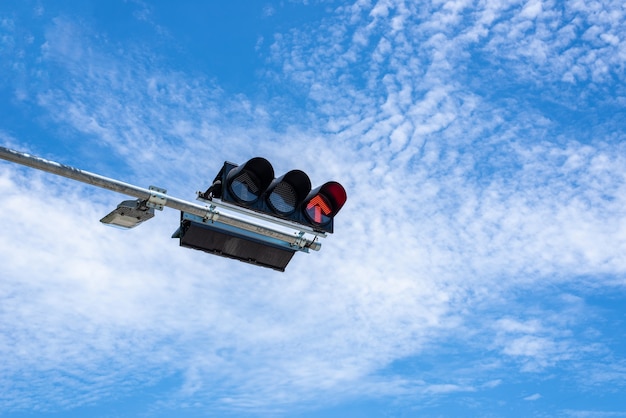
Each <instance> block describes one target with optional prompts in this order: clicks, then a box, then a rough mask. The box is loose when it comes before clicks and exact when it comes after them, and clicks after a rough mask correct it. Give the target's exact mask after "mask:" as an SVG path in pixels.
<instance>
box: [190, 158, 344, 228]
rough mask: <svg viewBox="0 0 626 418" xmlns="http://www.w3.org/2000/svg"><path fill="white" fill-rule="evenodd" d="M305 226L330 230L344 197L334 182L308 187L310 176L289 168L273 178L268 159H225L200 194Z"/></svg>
mask: <svg viewBox="0 0 626 418" xmlns="http://www.w3.org/2000/svg"><path fill="white" fill-rule="evenodd" d="M201 196H202V197H203V198H205V199H211V198H219V199H221V200H222V201H223V202H227V203H232V204H235V205H237V206H240V207H245V208H247V209H250V210H253V211H256V212H260V213H265V214H268V215H270V216H273V217H277V218H281V219H286V220H289V221H292V222H295V223H297V224H300V225H304V226H308V227H310V228H312V229H313V230H314V231H318V232H328V233H332V232H333V227H334V225H333V219H334V217H335V215H337V213H338V212H339V211H340V210H341V208H342V207H343V205H344V203H345V202H346V200H347V195H346V191H345V189H344V188H343V186H342V185H341V184H339V183H337V182H336V181H330V182H327V183H325V184H323V185H322V186H320V187H317V188H315V189H313V190H311V181H310V179H309V176H308V175H307V174H306V173H304V172H303V171H300V170H291V171H289V172H287V173H286V174H284V175H282V176H280V177H278V178H275V177H274V169H273V167H272V165H271V164H270V162H269V161H267V160H266V159H265V158H262V157H255V158H252V159H250V160H248V161H247V162H245V163H244V164H241V165H236V164H233V163H230V162H227V161H226V162H224V166H223V167H222V169H221V170H220V172H219V173H218V174H217V176H216V177H215V180H214V181H213V184H212V185H211V187H210V188H209V189H208V190H207V191H206V192H205V193H203V194H202V195H201Z"/></svg>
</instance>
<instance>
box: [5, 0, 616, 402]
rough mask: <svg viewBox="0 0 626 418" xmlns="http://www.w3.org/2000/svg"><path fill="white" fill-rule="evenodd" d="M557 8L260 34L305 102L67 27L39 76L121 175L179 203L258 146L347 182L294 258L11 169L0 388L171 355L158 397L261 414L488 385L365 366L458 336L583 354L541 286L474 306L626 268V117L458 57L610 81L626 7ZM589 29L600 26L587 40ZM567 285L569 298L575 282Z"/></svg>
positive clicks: (449, 6) (70, 125) (127, 372)
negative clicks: (359, 396) (117, 211)
mask: <svg viewBox="0 0 626 418" xmlns="http://www.w3.org/2000/svg"><path fill="white" fill-rule="evenodd" d="M549 5H550V3H549V2H547V3H546V4H544V5H543V6H542V3H540V2H528V3H525V2H519V1H511V2H498V1H495V2H492V1H488V2H478V4H477V5H476V7H475V10H472V9H471V8H472V5H471V4H469V2H447V3H433V4H418V3H405V2H392V1H380V2H377V3H376V4H374V5H372V6H369V5H368V4H367V2H358V3H355V4H354V5H353V6H352V7H347V6H346V7H343V8H341V7H340V8H338V9H337V15H334V16H330V17H328V18H327V19H326V20H325V21H324V22H322V24H321V25H319V27H320V29H319V30H313V29H312V28H302V29H298V30H294V31H293V32H291V33H289V34H284V35H279V36H276V39H275V42H274V45H272V47H271V53H272V57H271V58H272V59H273V60H274V63H275V67H274V68H273V74H268V77H272V76H273V77H276V79H277V80H280V81H281V82H284V83H288V84H290V85H291V86H293V88H294V89H301V90H302V91H304V92H305V93H303V95H304V97H305V98H306V100H307V103H308V106H309V107H308V108H307V110H306V111H304V110H299V109H292V108H291V107H289V105H288V104H287V105H285V104H283V103H280V101H279V100H276V101H275V102H270V103H259V102H256V101H254V100H253V99H251V98H248V97H246V96H244V95H229V94H227V93H226V92H223V91H221V90H220V89H219V87H218V86H215V85H214V83H212V82H210V81H207V80H205V79H202V78H196V77H194V76H193V75H190V74H181V73H177V72H175V71H171V70H168V69H155V68H154V67H153V66H152V65H151V62H152V61H151V59H150V58H151V57H150V56H149V55H147V53H140V48H139V47H135V48H133V46H126V48H128V49H132V50H133V52H134V53H133V54H124V56H122V55H120V54H117V53H115V52H110V50H109V49H108V48H107V47H106V46H102V45H100V46H99V45H97V44H95V43H94V41H93V39H92V38H91V37H90V36H91V35H90V32H89V29H88V28H81V27H78V26H77V24H76V23H75V22H72V21H69V20H67V19H66V20H63V19H57V20H56V21H54V24H53V25H52V26H51V28H50V30H49V31H48V33H47V41H46V42H47V43H46V47H45V48H44V51H43V52H44V58H45V59H46V60H47V61H46V62H48V63H56V64H55V65H58V67H57V68H58V69H59V70H60V71H63V72H64V73H65V74H66V75H68V76H69V77H67V79H68V80H71V81H65V82H63V83H61V84H60V85H54V83H51V84H50V85H48V86H47V87H46V88H45V89H44V90H38V91H36V92H35V93H36V94H37V97H38V102H37V104H38V105H39V106H40V107H41V109H43V110H44V112H45V113H46V116H47V118H48V120H49V121H52V122H53V123H54V124H56V125H55V126H61V127H62V128H61V129H63V130H64V131H67V133H68V134H69V135H70V136H72V137H73V139H72V141H73V142H72V144H73V145H75V146H76V149H77V151H76V152H77V155H79V156H82V155H87V156H89V155H90V154H89V151H90V150H92V149H93V150H96V151H92V152H94V153H96V152H98V150H101V151H102V152H103V153H112V154H113V157H114V158H115V159H116V160H119V161H122V162H123V163H124V164H127V166H128V167H131V168H129V169H126V170H121V171H122V172H123V173H124V174H125V175H128V176H129V177H131V178H132V181H137V182H142V183H148V182H151V183H155V182H156V183H157V184H156V185H158V186H162V187H165V188H167V189H168V190H169V193H171V194H172V195H175V196H177V197H185V196H187V197H189V198H192V197H193V193H194V192H195V191H196V190H198V189H200V188H202V187H204V186H207V185H208V182H209V181H210V180H212V178H213V176H214V175H215V173H216V171H217V169H219V167H220V166H221V162H222V161H223V160H224V159H228V160H233V161H234V162H243V161H244V160H245V159H247V158H250V157H252V156H255V155H264V156H266V157H267V158H268V159H270V161H272V162H273V163H274V164H275V168H276V169H277V170H278V171H282V170H284V171H286V170H288V169H291V168H301V169H303V170H305V171H306V172H307V173H309V174H310V175H311V178H312V179H313V181H314V183H317V182H321V181H324V180H327V179H328V180H330V179H331V178H333V179H336V180H339V181H340V182H342V183H343V184H344V185H345V186H346V188H347V190H348V199H349V200H348V203H347V204H346V207H345V208H344V209H343V211H342V213H341V214H340V216H339V217H338V218H337V225H336V233H335V234H334V235H333V236H332V237H330V238H328V239H327V240H326V241H325V242H324V243H323V247H322V251H321V252H320V253H313V254H309V255H304V254H298V255H297V256H296V258H295V259H294V261H293V262H292V264H291V265H290V266H289V267H288V271H287V273H285V274H284V275H279V274H278V273H274V272H268V271H263V270H261V271H259V269H258V268H254V267H251V266H247V265H243V264H240V263H236V262H233V261H230V260H224V259H221V258H218V257H214V256H209V255H206V254H203V253H200V252H194V251H190V250H184V249H181V248H178V246H177V243H176V241H175V240H171V239H169V238H167V237H169V234H171V232H173V230H174V229H175V227H176V223H177V214H168V213H162V214H158V215H157V218H156V219H154V220H151V221H150V223H149V226H148V225H144V226H141V227H139V228H138V229H136V230H133V231H126V232H124V231H121V232H120V231H113V230H110V229H104V227H102V226H101V225H100V224H99V223H98V222H97V220H98V219H99V218H100V217H101V216H102V215H104V214H105V213H106V212H107V211H108V210H110V209H111V208H112V207H113V206H114V205H115V204H116V203H117V201H118V196H111V195H110V194H101V193H98V192H95V191H91V190H89V189H87V188H85V187H79V188H76V187H75V186H74V185H71V183H69V182H67V181H60V180H55V179H53V178H51V177H50V176H41V175H38V174H34V173H33V172H32V171H28V170H22V169H17V168H15V167H13V166H10V165H4V164H3V165H0V170H1V171H0V173H2V174H1V175H0V192H2V195H3V197H4V198H3V199H2V201H0V212H1V213H3V214H4V215H3V217H2V220H1V223H0V228H2V230H3V231H4V233H3V234H2V236H1V238H0V250H1V251H0V254H2V260H1V261H2V262H3V266H4V267H3V268H4V270H3V274H5V275H6V276H5V277H6V278H5V284H6V287H4V288H3V291H4V294H3V295H2V300H3V302H6V303H3V307H5V309H4V310H3V311H2V315H3V316H2V317H1V320H0V326H1V327H2V331H3V332H1V333H0V335H3V337H2V339H1V340H0V353H4V354H5V356H4V357H5V358H8V359H9V360H7V361H6V363H5V366H4V367H6V369H4V370H3V373H0V375H3V376H5V377H4V379H3V380H2V379H0V387H2V386H6V387H8V386H9V384H10V383H12V382H14V381H15V380H16V379H17V380H18V382H17V384H16V385H15V386H14V388H13V389H11V391H8V392H4V393H5V395H3V396H4V397H0V402H3V403H4V405H5V406H6V407H7V408H20V407H21V405H25V404H28V403H31V404H33V403H34V404H35V405H37V406H38V407H39V406H41V407H43V406H45V405H46V404H55V403H56V404H63V405H67V406H72V405H75V404H80V403H83V402H89V401H91V400H92V399H94V398H97V397H105V396H108V394H109V393H110V392H111V391H112V387H114V386H115V385H118V384H121V382H123V381H126V380H131V381H133V382H138V383H139V384H140V385H149V384H151V383H152V382H154V381H155V380H158V379H160V378H161V377H164V376H167V375H175V376H178V377H180V379H181V380H182V384H181V390H180V392H179V393H178V394H177V395H176V396H175V397H174V399H168V400H166V401H165V403H166V404H167V402H168V401H171V402H174V403H179V402H186V401H187V400H188V399H190V398H193V399H197V400H199V401H198V402H205V403H217V404H221V405H227V406H229V407H234V408H236V407H249V408H253V409H255V408H262V407H264V406H267V405H268V404H272V403H275V404H277V405H288V404H289V403H290V402H296V401H298V400H303V399H304V400H312V399H316V398H321V397H332V396H333V394H336V396H350V395H353V394H356V393H359V392H360V391H362V390H370V391H372V393H376V392H377V391H381V392H384V393H385V394H398V393H399V394H404V393H406V392H407V391H408V389H407V387H409V388H410V387H411V385H416V384H417V383H416V382H418V383H419V384H417V386H418V387H419V388H420V391H421V392H420V393H422V394H425V395H428V396H436V395H437V396H439V395H441V396H443V395H445V394H448V393H456V392H472V391H476V390H481V389H478V388H481V387H486V388H493V387H496V386H498V385H500V384H501V381H502V380H501V379H494V378H493V376H491V375H488V376H487V377H484V376H480V378H474V379H472V380H469V381H460V380H459V379H456V378H455V376H452V377H451V378H450V379H449V380H448V381H445V382H432V383H426V382H424V381H421V382H419V380H420V379H419V378H414V379H412V380H411V381H410V382H408V383H407V382H403V381H397V380H393V379H389V380H384V379H382V378H381V377H380V376H379V375H377V373H378V372H379V371H380V370H383V369H385V368H386V367H388V366H389V365H390V364H392V363H393V362H394V361H395V360H398V359H401V358H404V357H410V356H415V355H419V354H420V353H422V352H424V351H425V350H428V349H429V344H430V343H432V341H437V338H443V337H448V336H450V334H457V333H458V335H456V338H457V339H458V340H460V341H463V343H464V344H465V343H468V342H469V343H472V337H473V336H477V337H479V338H477V340H476V342H475V344H480V345H481V348H482V349H485V350H487V351H489V352H491V353H495V354H493V356H494V357H495V358H496V359H497V360H498V361H499V360H502V359H503V360H502V361H505V362H506V361H511V362H514V363H516V365H517V367H518V368H519V369H521V370H523V371H527V372H537V373H538V372H541V371H542V370H545V369H549V368H551V367H558V366H560V365H561V364H563V363H568V362H573V361H575V360H576V358H577V357H576V355H577V354H576V353H577V351H578V350H579V349H580V348H581V347H585V344H586V342H582V343H580V344H579V343H577V342H576V341H575V340H576V339H575V338H574V337H573V336H572V334H573V333H575V332H576V327H575V325H576V322H577V321H578V322H581V321H582V319H581V317H580V315H578V316H577V315H573V316H572V319H571V321H573V322H572V323H570V322H567V321H565V320H562V319H559V315H558V314H555V313H553V312H550V311H547V309H546V308H545V307H541V306H539V307H537V308H536V309H537V312H535V313H533V315H528V314H527V313H526V311H525V310H524V309H525V308H526V307H519V306H517V307H512V309H511V311H510V312H509V313H507V314H506V315H498V314H492V315H486V319H484V320H480V319H477V318H476V317H475V316H474V314H470V312H477V314H476V316H478V314H480V313H482V310H487V311H488V309H489V306H492V304H496V301H501V300H508V299H509V298H512V297H513V296H514V295H515V294H516V293H518V292H522V293H524V292H529V289H535V288H543V287H544V286H550V284H557V285H558V284H561V283H574V282H575V283H576V284H577V285H579V286H581V287H583V288H586V287H592V286H601V285H602V284H603V283H604V284H607V285H609V284H612V285H614V284H615V282H616V281H618V280H619V277H621V275H623V272H624V271H625V270H626V257H625V256H624V254H626V251H625V250H626V221H625V218H624V212H623V209H622V208H623V207H624V204H625V203H626V202H625V201H624V196H625V194H624V193H623V192H624V190H625V189H626V170H625V169H624V167H625V166H626V165H625V164H624V163H625V161H624V158H623V155H625V154H624V152H623V151H624V149H623V146H622V145H621V143H623V141H622V139H623V138H622V137H623V130H622V131H617V132H616V133H615V134H614V135H613V136H610V135H606V134H604V133H602V134H598V136H597V137H595V138H593V140H592V141H588V142H587V143H585V140H586V138H581V137H579V136H577V135H578V134H576V133H574V134H570V133H563V131H562V129H563V128H562V125H561V124H560V123H559V121H558V120H555V118H553V117H552V116H553V114H552V113H550V112H549V111H546V110H545V109H543V108H541V107H540V106H538V105H537V106H535V107H532V106H530V107H529V106H528V103H529V102H530V103H532V100H531V99H534V97H533V96H524V95H523V94H521V93H520V94H521V97H515V94H512V96H513V97H496V98H495V99H494V98H492V97H491V96H490V95H489V94H483V89H489V88H490V87H491V84H490V83H492V82H493V83H494V84H497V80H500V79H506V77H502V78H497V80H493V79H485V80H478V81H475V80H474V77H475V78H480V76H481V75H480V74H478V75H472V74H468V71H469V70H467V69H468V67H470V66H471V65H472V59H473V58H472V57H473V56H474V54H478V55H480V54H487V55H490V56H491V58H490V59H492V60H494V62H495V64H494V67H493V68H495V72H496V73H504V72H512V73H513V74H514V77H517V78H519V79H520V80H521V81H518V82H519V83H520V84H517V85H516V86H517V87H518V88H520V89H521V90H523V88H526V87H528V86H530V87H531V88H534V86H536V85H538V84H542V83H544V84H549V83H551V82H553V81H555V80H560V79H561V78H563V79H567V80H568V81H569V82H572V83H577V82H580V81H581V80H584V79H591V80H593V81H594V82H595V83H597V84H600V85H601V84H602V83H604V82H606V80H607V79H608V75H607V74H609V73H611V71H614V70H615V69H616V68H618V65H619V64H618V61H617V59H616V58H613V55H611V54H613V53H615V52H616V48H619V47H620V45H621V44H620V43H619V42H618V41H619V39H623V36H621V30H622V29H620V22H622V20H623V13H622V12H621V11H620V10H621V9H619V8H618V7H617V3H615V2H609V3H608V4H607V8H609V9H610V10H612V11H613V12H614V13H613V14H612V16H614V17H613V18H612V19H613V20H611V19H610V18H609V17H608V16H596V14H594V13H591V12H588V11H587V10H586V9H584V8H583V6H584V5H583V4H582V3H579V2H568V3H567V4H566V5H565V6H566V7H565V11H564V13H565V14H564V15H558V14H555V13H554V12H551V10H552V9H553V7H548V6H549ZM568 13H569V14H568ZM574 15H575V16H574ZM573 17H576V19H572V18H573ZM529 19H532V21H530V20H529ZM568 22H569V23H568ZM583 22H586V23H583ZM591 24H593V25H599V26H598V27H599V28H601V30H590V29H587V31H586V32H585V35H580V32H581V30H582V28H584V27H587V26H589V25H591ZM548 29H549V30H548ZM600 41H601V42H602V44H601V45H600V44H598V43H597V42H600ZM574 43H580V44H582V45H581V46H574V45H573V44H574ZM111 49H112V50H115V48H111ZM129 57H130V58H129ZM535 77H536V78H535ZM618 77H619V76H618ZM473 83H477V84H473ZM535 83H537V84H535ZM556 89H557V88H556V87H554V88H552V87H548V90H549V91H550V92H553V91H556ZM581 89H582V90H583V92H584V94H588V93H589V92H591V91H593V89H592V88H591V87H589V89H587V87H584V86H583V87H581ZM563 100H566V99H563ZM307 112H309V113H307ZM20 140H25V139H22V138H20ZM3 141H4V139H3ZM12 143H13V144H14V145H15V147H16V148H21V146H20V145H21V144H20V143H19V141H17V140H15V141H12ZM303 149H306V151H304V152H303ZM103 160H105V159H104V158H95V157H94V156H93V155H92V156H91V158H86V159H85V166H81V167H80V168H83V169H87V170H90V171H97V170H96V169H94V168H93V167H91V166H90V165H91V164H100V167H98V168H102V169H109V168H110V166H109V163H107V162H106V161H103ZM62 162H64V161H62ZM294 164H298V167H292V165H294ZM327 177H330V178H327ZM122 180H127V179H122ZM99 196H100V197H99ZM119 200H121V199H119ZM15 237H19V238H20V239H18V240H16V239H15ZM60 259H61V260H63V262H62V263H59V260H60ZM585 275H591V276H592V277H591V278H585V277H584V276H585ZM603 275H608V277H607V276H603ZM611 275H614V276H615V277H617V278H618V279H615V277H611ZM538 305H539V302H538ZM566 305H567V306H568V307H569V308H567V307H566V308H563V311H564V312H566V313H572V312H573V311H575V309H574V308H575V307H577V306H579V301H578V300H577V299H575V298H573V299H572V300H569V302H568V304H566ZM568 309H569V310H568ZM486 324H487V325H486ZM42 330H45V331H44V332H42ZM465 333H467V334H465ZM77 337H79V338H77ZM587 348H588V347H587ZM592 348H593V347H592ZM592 348H589V350H590V351H593V350H592ZM111 363H113V364H114V366H113V367H112V368H109V367H108V366H107V365H109V364H111ZM27 371H28V373H31V375H28V376H26V377H24V378H22V379H21V380H19V379H18V377H19V376H22V375H23V374H24V373H26V372H27ZM604 377H605V378H607V379H609V378H611V376H608V375H604ZM621 377H623V374H619V375H618V376H617V377H615V376H613V377H612V379H617V380H619V379H620V378H621ZM381 380H383V381H382V382H381ZM599 380H600V377H598V381H599ZM33 382H34V383H33ZM217 382H219V383H220V385H219V387H221V388H222V389H215V387H216V386H217V384H216V383H217ZM485 382H486V383H485ZM57 383H58V385H57V386H56V387H57V389H56V391H51V392H49V394H48V395H45V396H44V395H42V393H44V394H45V393H47V392H48V390H51V388H52V387H55V384H57ZM481 385H484V386H481ZM33 387H35V389H33ZM77 388H81V389H82V392H80V393H78V394H73V393H74V392H76V389H77ZM128 390H129V391H130V390H132V389H131V387H130V385H129V388H128ZM0 392H2V391H0ZM216 393H217V395H216ZM533 396H536V395H531V396H530V397H533ZM37 397H40V399H38V400H37V399H36V398H37ZM530 397H528V398H526V399H527V400H531V399H529V398H530Z"/></svg>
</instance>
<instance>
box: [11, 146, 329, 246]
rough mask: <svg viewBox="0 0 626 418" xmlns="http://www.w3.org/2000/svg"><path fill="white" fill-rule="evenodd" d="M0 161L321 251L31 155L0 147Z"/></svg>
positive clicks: (297, 239) (264, 229)
mask: <svg viewBox="0 0 626 418" xmlns="http://www.w3.org/2000/svg"><path fill="white" fill-rule="evenodd" d="M0 158H2V159H3V160H7V161H11V162H14V163H17V164H21V165H25V166H27V167H32V168H35V169H38V170H42V171H46V172H48V173H52V174H56V175H59V176H62V177H67V178H69V179H72V180H76V181H80V182H82V183H87V184H90V185H92V186H96V187H101V188H103V189H107V190H112V191H114V192H118V193H121V194H125V195H128V196H133V197H136V198H139V199H142V200H156V201H158V202H159V203H161V204H163V206H167V207H169V208H172V209H176V210H180V211H183V212H187V213H191V214H193V215H196V216H200V217H202V218H204V219H207V220H213V221H217V220H218V219H219V222H222V223H225V224H227V225H232V226H235V227H237V228H241V229H245V230H247V231H251V232H255V233H257V234H261V235H264V236H268V237H272V238H276V239H279V240H281V241H285V242H287V243H289V244H292V245H294V246H297V247H300V248H305V247H306V248H310V249H312V250H315V251H318V250H319V249H320V248H321V244H320V243H319V242H317V241H314V240H309V239H307V238H304V237H302V236H295V235H290V234H286V233H284V232H282V231H277V230H275V229H272V228H268V227H264V226H260V225H256V224H254V223H251V222H247V221H245V220H242V219H237V218H233V217H230V216H228V215H224V214H222V213H219V212H217V211H216V210H215V208H214V207H213V208H211V207H206V206H202V205H198V204H196V203H192V202H187V201H185V200H182V199H178V198H176V197H172V196H168V195H167V194H165V193H161V192H159V191H157V190H149V189H144V188H143V187H138V186H134V185H132V184H128V183H124V182H122V181H119V180H115V179H111V178H108V177H104V176H101V175H99V174H94V173H90V172H88V171H84V170H80V169H78V168H74V167H70V166H68V165H64V164H59V163H57V162H54V161H49V160H46V159H43V158H40V157H36V156H34V155H30V154H26V153H23V152H19V151H15V150H12V149H9V148H5V147H2V146H0Z"/></svg>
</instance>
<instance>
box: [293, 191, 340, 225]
mask: <svg viewBox="0 0 626 418" xmlns="http://www.w3.org/2000/svg"><path fill="white" fill-rule="evenodd" d="M347 199H348V196H347V194H346V190H345V189H344V188H343V186H342V185H341V184H339V183H337V182H336V181H329V182H328V183H325V184H324V185H323V186H321V187H318V188H317V189H315V190H313V191H312V192H311V193H310V194H309V196H307V198H306V200H305V201H304V204H303V210H304V214H305V215H306V217H307V218H308V220H309V221H310V222H312V223H314V224H316V225H319V226H323V225H326V224H328V223H329V222H330V221H331V220H332V219H333V217H334V216H335V215H337V213H338V212H339V210H341V208H342V207H343V205H344V203H346V200H347Z"/></svg>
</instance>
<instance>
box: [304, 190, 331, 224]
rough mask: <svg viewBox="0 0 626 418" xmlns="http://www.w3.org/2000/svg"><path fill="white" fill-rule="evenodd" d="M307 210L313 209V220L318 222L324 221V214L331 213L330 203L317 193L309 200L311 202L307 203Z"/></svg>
mask: <svg viewBox="0 0 626 418" xmlns="http://www.w3.org/2000/svg"><path fill="white" fill-rule="evenodd" d="M306 210H307V211H309V213H310V212H311V210H312V211H313V216H312V218H313V220H314V221H315V222H317V223H322V215H326V216H328V215H330V213H331V210H330V208H329V207H328V204H327V203H326V202H325V201H324V199H323V198H322V197H321V196H320V195H316V196H315V197H314V198H313V199H311V200H309V203H308V204H307V205H306Z"/></svg>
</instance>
